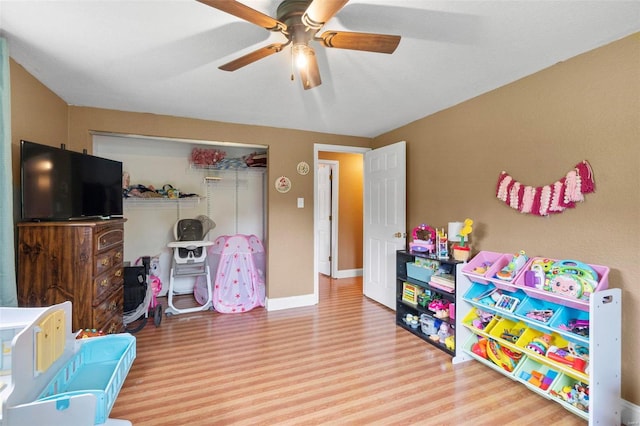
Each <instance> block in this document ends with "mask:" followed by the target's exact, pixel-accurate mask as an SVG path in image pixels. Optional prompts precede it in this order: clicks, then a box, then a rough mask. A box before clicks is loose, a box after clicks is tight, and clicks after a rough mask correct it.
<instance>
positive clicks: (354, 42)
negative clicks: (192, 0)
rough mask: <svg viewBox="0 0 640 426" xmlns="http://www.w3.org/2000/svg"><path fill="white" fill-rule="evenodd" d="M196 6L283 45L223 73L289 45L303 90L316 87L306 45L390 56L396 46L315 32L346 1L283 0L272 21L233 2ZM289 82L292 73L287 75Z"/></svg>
mask: <svg viewBox="0 0 640 426" xmlns="http://www.w3.org/2000/svg"><path fill="white" fill-rule="evenodd" d="M197 1H199V2H200V3H203V4H206V5H208V6H211V7H213V8H215V9H218V10H221V11H223V12H226V13H229V14H231V15H233V16H236V17H238V18H240V19H244V20H245V21H248V22H251V23H252V24H255V25H259V26H261V27H263V28H265V29H267V30H269V31H276V32H280V33H282V34H283V35H284V36H285V37H286V39H287V41H286V42H283V43H272V44H270V45H268V46H264V47H262V48H260V49H258V50H255V51H253V52H251V53H248V54H246V55H244V56H242V57H240V58H238V59H234V60H233V61H231V62H229V63H226V64H224V65H221V66H220V67H219V68H220V69H221V70H224V71H235V70H237V69H239V68H242V67H244V66H246V65H249V64H251V63H253V62H256V61H258V60H260V59H262V58H266V57H267V56H269V55H272V54H274V53H278V52H280V51H282V50H283V49H284V48H285V47H287V46H289V45H291V52H292V60H293V61H294V62H295V64H296V68H297V69H298V72H299V73H300V79H301V80H302V85H303V87H304V89H305V90H307V89H311V88H313V87H316V86H319V85H320V84H321V83H322V80H321V79H320V69H319V68H318V62H317V60H316V55H315V52H314V50H313V48H312V47H311V46H309V42H311V41H312V40H313V41H317V42H319V43H320V44H322V45H323V46H324V47H333V48H337V49H350V50H364V51H369V52H378V53H393V52H394V51H395V50H396V47H398V43H400V36H397V35H386V34H372V33H360V32H357V33H356V32H348V31H325V32H324V33H322V35H320V36H318V35H317V34H318V32H319V31H320V29H321V28H322V27H323V26H324V24H325V23H326V22H328V21H329V20H330V19H331V18H332V17H333V16H334V15H335V14H336V13H338V11H339V10H340V9H342V7H343V6H344V5H345V4H347V3H348V1H349V0H284V1H283V2H282V3H280V5H279V6H278V9H277V12H276V18H275V19H274V18H272V17H270V16H268V15H265V14H264V13H262V12H258V11H257V10H255V9H252V8H250V7H249V6H246V5H244V4H243V3H240V2H238V1H235V0H197ZM291 78H292V79H293V73H292V74H291Z"/></svg>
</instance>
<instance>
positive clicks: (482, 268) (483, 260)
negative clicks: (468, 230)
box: [462, 251, 504, 284]
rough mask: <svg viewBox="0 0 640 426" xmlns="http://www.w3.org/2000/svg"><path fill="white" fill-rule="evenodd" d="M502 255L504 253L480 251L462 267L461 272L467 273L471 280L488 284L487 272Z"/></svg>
mask: <svg viewBox="0 0 640 426" xmlns="http://www.w3.org/2000/svg"><path fill="white" fill-rule="evenodd" d="M502 256H504V253H496V252H492V251H481V252H479V253H478V254H476V255H475V256H474V257H473V259H471V260H470V261H469V263H467V264H466V265H465V266H464V267H463V268H462V273H464V274H465V275H467V276H468V277H469V279H471V281H473V282H477V283H480V284H488V283H489V281H488V280H487V279H486V276H487V273H488V272H489V269H491V266H493V264H494V263H495V262H496V260H498V259H500V258H501V257H502Z"/></svg>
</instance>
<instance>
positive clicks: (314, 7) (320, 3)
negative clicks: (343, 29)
mask: <svg viewBox="0 0 640 426" xmlns="http://www.w3.org/2000/svg"><path fill="white" fill-rule="evenodd" d="M348 2H349V0H313V1H312V2H311V4H310V5H309V7H307V10H306V11H305V12H304V15H303V17H302V21H303V22H304V23H305V24H306V25H308V26H309V27H311V28H314V29H315V30H319V29H320V28H321V27H322V26H323V25H324V24H325V22H328V21H329V19H331V18H333V16H334V15H335V14H336V13H338V11H339V10H340V9H342V7H343V6H344V5H345V4H347V3H348Z"/></svg>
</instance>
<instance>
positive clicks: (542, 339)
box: [526, 334, 553, 356]
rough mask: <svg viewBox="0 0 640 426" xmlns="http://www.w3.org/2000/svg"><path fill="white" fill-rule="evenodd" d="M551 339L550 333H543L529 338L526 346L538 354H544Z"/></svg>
mask: <svg viewBox="0 0 640 426" xmlns="http://www.w3.org/2000/svg"><path fill="white" fill-rule="evenodd" d="M552 339H553V337H552V336H551V335H550V334H543V335H541V336H539V337H536V338H534V339H533V340H531V342H529V344H528V345H527V346H526V348H527V349H529V350H530V351H533V352H535V353H537V354H539V355H542V356H545V355H547V352H548V351H549V346H550V345H551V340H552Z"/></svg>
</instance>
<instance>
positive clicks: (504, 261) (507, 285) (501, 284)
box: [485, 253, 526, 290]
mask: <svg viewBox="0 0 640 426" xmlns="http://www.w3.org/2000/svg"><path fill="white" fill-rule="evenodd" d="M513 256H514V253H509V254H503V255H502V256H500V257H499V258H498V259H497V260H496V261H495V262H493V265H492V266H491V268H489V270H488V271H487V273H486V274H485V278H487V280H489V281H491V282H492V283H493V284H494V285H495V286H496V287H498V288H499V289H501V290H510V289H511V288H512V285H513V283H515V281H516V280H517V279H518V277H519V276H520V275H521V274H522V273H523V272H524V270H525V268H526V264H525V265H523V266H522V268H520V269H519V270H518V271H517V272H516V273H515V274H514V276H513V277H511V279H500V278H497V277H496V274H497V273H498V272H500V271H501V270H502V269H503V268H504V267H505V266H507V265H508V264H509V262H511V260H512V259H513Z"/></svg>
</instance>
